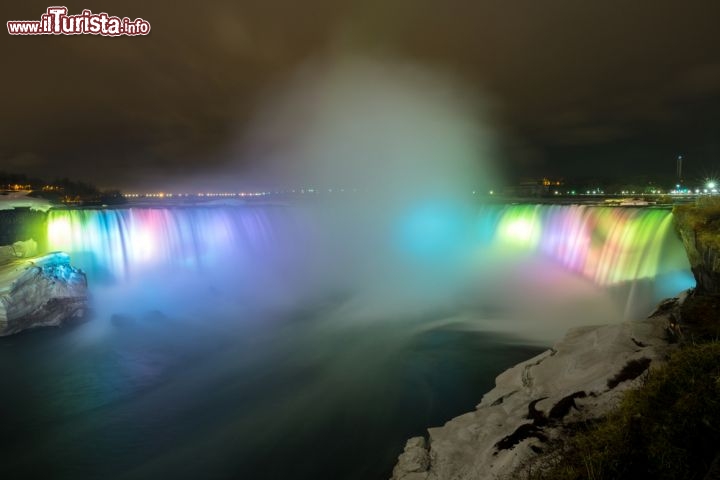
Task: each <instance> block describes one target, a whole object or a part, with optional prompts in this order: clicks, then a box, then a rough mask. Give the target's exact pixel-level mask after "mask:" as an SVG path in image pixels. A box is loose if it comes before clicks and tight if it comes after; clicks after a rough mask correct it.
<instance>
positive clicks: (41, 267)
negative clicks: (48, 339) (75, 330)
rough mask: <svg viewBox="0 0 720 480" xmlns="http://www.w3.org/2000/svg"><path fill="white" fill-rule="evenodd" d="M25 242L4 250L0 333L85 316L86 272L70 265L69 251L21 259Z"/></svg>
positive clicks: (0, 272)
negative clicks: (67, 252)
mask: <svg viewBox="0 0 720 480" xmlns="http://www.w3.org/2000/svg"><path fill="white" fill-rule="evenodd" d="M23 245H26V243H23V244H18V245H17V246H16V247H2V248H3V250H2V251H0V254H2V255H3V258H0V336H5V335H11V334H14V333H18V332H20V331H23V330H27V329H30V328H35V327H44V326H59V325H62V324H64V323H67V322H71V321H74V320H79V319H82V318H83V317H84V315H85V311H86V309H87V280H86V278H85V274H84V273H83V272H82V271H80V270H78V269H77V268H74V267H73V266H71V265H70V258H69V256H68V255H67V254H65V253H60V252H55V253H50V254H47V255H42V256H37V257H30V258H18V256H20V255H21V252H20V250H21V249H22V248H23ZM23 252H25V251H23Z"/></svg>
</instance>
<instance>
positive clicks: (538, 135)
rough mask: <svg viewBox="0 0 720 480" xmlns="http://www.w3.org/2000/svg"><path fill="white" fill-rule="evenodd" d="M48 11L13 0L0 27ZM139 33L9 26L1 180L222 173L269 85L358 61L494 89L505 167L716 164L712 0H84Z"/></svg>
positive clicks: (156, 178)
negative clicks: (14, 30) (310, 69)
mask: <svg viewBox="0 0 720 480" xmlns="http://www.w3.org/2000/svg"><path fill="white" fill-rule="evenodd" d="M48 6H49V4H46V3H41V2H37V1H35V0H32V1H25V2H13V4H10V2H5V4H3V6H2V7H1V10H0V11H2V13H3V15H2V18H3V20H4V21H7V20H20V19H38V18H39V17H40V15H41V14H42V13H43V12H44V11H45V8H47V7H48ZM66 6H67V7H68V9H69V11H70V13H79V12H80V11H81V10H82V9H83V8H90V9H92V10H93V11H94V12H100V11H106V12H108V13H110V14H111V15H119V16H128V17H130V18H136V17H142V18H144V19H146V20H148V21H149V22H150V23H151V24H152V33H151V34H150V35H149V36H148V37H136V38H102V37H95V36H77V37H62V36H41V37H11V36H10V35H7V34H3V38H2V41H1V42H0V54H1V58H2V59H3V68H2V71H3V73H2V79H1V80H0V82H1V83H0V85H1V86H2V92H3V102H2V103H3V107H2V111H1V112H0V162H1V163H0V170H2V169H9V170H26V171H27V173H33V174H41V173H44V174H45V175H46V176H56V175H69V176H72V177H77V178H80V179H84V180H90V181H95V182H98V183H100V184H103V185H106V186H110V185H118V186H121V187H132V186H147V187H155V186H157V187H162V186H165V185H166V183H165V182H173V181H175V179H178V178H182V177H187V176H190V175H196V174H198V173H199V172H205V171H207V170H208V169H210V170H212V169H218V170H222V167H223V165H225V164H226V163H228V162H241V163H242V162H248V161H251V159H238V158H230V157H231V155H230V154H229V153H228V152H230V151H233V150H230V149H229V148H228V146H229V145H233V144H236V143H237V139H238V138H239V137H241V135H242V132H243V131H244V127H245V126H246V125H248V122H250V121H251V120H252V118H254V116H255V115H256V113H257V111H258V109H259V108H260V107H261V105H262V103H263V99H264V98H265V96H266V95H268V93H269V92H272V91H273V88H274V87H276V86H277V85H281V84H282V83H283V81H284V80H285V79H287V78H289V77H290V76H291V75H293V74H294V72H295V70H296V69H297V68H298V67H299V66H301V65H303V64H304V63H305V62H307V61H312V60H313V59H318V58H320V59H322V58H325V57H331V56H333V55H338V52H343V51H352V52H361V53H363V54H366V55H373V54H378V55H383V56H392V57H393V58H396V59H398V61H408V62H416V63H421V64H423V65H426V66H427V67H428V68H437V69H441V70H443V71H445V72H447V73H448V74H450V75H454V76H456V77H459V78H461V79H462V80H463V81H464V83H465V84H466V85H469V86H470V87H475V88H477V91H478V92H482V93H483V94H485V95H489V97H490V98H489V101H490V103H491V105H492V107H493V108H492V110H493V114H494V119H495V120H494V121H495V123H496V125H497V128H498V129H500V130H501V132H502V133H503V137H504V138H505V145H504V146H505V153H504V155H503V162H504V164H505V170H506V171H508V172H512V171H515V170H516V169H515V167H517V166H521V167H522V168H524V169H526V171H527V172H528V173H533V174H535V173H538V174H539V173H548V174H561V175H563V174H564V175H575V174H581V173H586V174H592V175H604V174H606V172H607V171H608V170H612V171H613V172H619V173H649V172H652V171H653V170H656V169H658V168H665V166H666V165H665V163H663V162H667V165H669V167H668V170H669V171H670V172H672V171H674V169H673V167H672V158H674V156H675V155H676V154H677V153H678V152H685V154H686V157H687V158H688V161H687V163H688V168H690V169H694V170H696V173H697V174H698V175H699V174H702V173H704V172H705V171H708V170H712V169H713V168H715V167H714V165H716V164H717V163H718V161H719V160H720V143H719V140H718V139H719V138H720V128H719V126H720V115H719V114H718V113H717V112H718V111H720V110H719V107H720V49H718V48H717V46H718V45H720V29H719V28H717V19H718V18H720V3H718V2H716V1H714V0H707V1H688V2H677V1H668V0H655V1H634V2H627V1H615V0H613V1H605V2H578V1H577V0H548V1H543V2H538V1H531V0H518V1H514V2H508V1H500V0H497V1H492V0H475V1H469V0H444V1H440V0H401V1H394V2H388V1H380V0H369V1H368V0H365V1H333V0H308V1H305V2H298V1H295V0H270V1H268V0H265V1H234V2H229V1H228V2H226V1H216V2H212V1H211V2H205V3H197V2H187V1H184V0H177V1H153V2H146V1H144V2H139V1H124V2H119V1H112V2H100V1H85V2H78V1H73V2H68V3H66Z"/></svg>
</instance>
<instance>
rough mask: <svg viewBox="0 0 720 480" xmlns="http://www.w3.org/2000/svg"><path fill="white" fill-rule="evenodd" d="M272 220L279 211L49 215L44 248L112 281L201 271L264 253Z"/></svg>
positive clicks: (128, 211) (131, 210)
mask: <svg viewBox="0 0 720 480" xmlns="http://www.w3.org/2000/svg"><path fill="white" fill-rule="evenodd" d="M275 216H283V212H282V209H280V208H274V207H264V208H242V209H232V208H129V209H108V210H53V211H50V213H49V217H48V229H47V235H48V246H49V248H50V249H51V250H62V251H66V252H69V253H70V254H71V255H72V256H73V261H74V262H76V263H77V264H78V265H80V266H81V267H82V268H84V269H86V270H88V271H89V272H90V273H91V274H93V273H95V274H98V273H100V274H107V275H109V276H111V277H114V278H123V277H127V276H129V275H132V274H135V273H138V272H140V271H143V270H149V269H155V268H160V267H168V266H176V267H187V268H202V267H203V266H208V267H209V266H212V265H216V264H218V263H222V262H223V261H224V260H225V259H229V258H230V256H232V260H233V261H235V260H238V257H240V259H242V258H243V257H244V258H247V259H250V258H251V257H256V256H262V255H264V254H266V252H267V248H268V247H269V246H270V245H272V244H273V243H274V242H275V240H276V238H277V231H278V225H280V224H282V223H283V222H279V221H273V218H274V217H275Z"/></svg>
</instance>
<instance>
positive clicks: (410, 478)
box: [392, 295, 684, 480]
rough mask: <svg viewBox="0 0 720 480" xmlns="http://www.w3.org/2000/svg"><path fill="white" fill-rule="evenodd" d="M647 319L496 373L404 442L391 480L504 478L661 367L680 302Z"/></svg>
mask: <svg viewBox="0 0 720 480" xmlns="http://www.w3.org/2000/svg"><path fill="white" fill-rule="evenodd" d="M683 299H684V295H683V296H681V297H680V298H678V299H672V300H670V301H666V302H664V303H662V304H661V305H660V307H658V310H656V311H655V312H654V313H653V314H652V315H651V316H650V317H649V318H648V319H646V320H643V321H632V322H624V323H620V324H614V325H605V326H599V327H583V328H576V329H573V330H570V331H569V332H568V333H567V334H566V335H565V337H564V338H563V339H562V340H560V341H559V342H558V343H556V344H555V345H554V346H553V348H551V349H550V350H547V351H545V352H543V353H541V354H540V355H538V356H536V357H534V358H532V359H530V360H527V361H526V362H523V363H521V364H519V365H516V366H514V367H512V368H510V369H509V370H506V371H505V372H503V373H502V374H500V375H499V376H498V377H497V379H496V381H495V384H496V386H495V388H494V389H493V390H491V391H490V392H488V393H487V394H485V396H484V397H483V399H482V401H481V402H480V404H479V405H478V406H477V407H476V410H475V411H473V412H469V413H466V414H464V415H461V416H459V417H456V418H454V419H452V420H450V421H449V422H447V423H446V424H445V425H444V426H442V427H437V428H430V429H429V430H428V432H429V442H427V443H426V441H425V439H424V438H422V437H415V438H412V439H410V440H409V441H408V443H407V445H406V447H405V451H404V452H403V453H402V454H401V455H400V457H399V459H398V463H397V465H396V467H395V469H394V470H393V477H392V478H393V480H450V479H453V480H463V479H473V480H482V479H493V480H494V479H502V478H511V477H514V476H515V472H516V471H517V470H518V469H519V468H521V467H522V466H523V465H524V464H527V463H528V462H532V461H533V460H535V459H537V458H538V455H539V454H541V452H542V450H543V444H544V443H545V442H546V441H547V440H549V439H552V438H557V437H558V436H559V435H562V434H563V425H565V424H567V423H572V422H576V421H580V420H587V419H591V418H598V417H601V416H603V415H605V414H606V413H607V412H608V411H609V410H611V409H612V408H613V407H615V406H617V404H618V402H619V400H620V398H621V397H622V393H623V392H624V391H626V390H627V389H629V388H634V387H636V386H638V385H639V383H640V382H641V381H642V376H643V373H644V372H645V371H647V369H648V368H653V366H654V365H657V364H658V363H662V362H663V361H665V359H666V358H667V356H668V354H669V352H670V350H671V349H673V348H675V347H674V345H673V344H672V343H671V342H670V339H671V338H672V332H673V328H674V325H675V318H676V315H677V309H678V308H679V304H680V303H681V302H682V300H683Z"/></svg>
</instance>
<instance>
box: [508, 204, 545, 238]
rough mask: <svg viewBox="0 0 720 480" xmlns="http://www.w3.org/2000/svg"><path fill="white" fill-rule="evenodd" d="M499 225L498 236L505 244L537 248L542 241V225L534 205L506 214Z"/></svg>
mask: <svg viewBox="0 0 720 480" xmlns="http://www.w3.org/2000/svg"><path fill="white" fill-rule="evenodd" d="M498 227H499V228H498V237H499V238H500V240H502V241H503V243H505V244H510V245H515V246H518V247H523V248H535V247H536V246H537V245H538V242H539V241H540V234H541V226H540V223H539V221H538V218H537V212H536V211H535V208H534V207H532V206H530V207H521V210H519V211H514V212H513V213H509V214H506V215H505V216H503V218H502V220H501V221H500V225H499V226H498Z"/></svg>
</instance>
